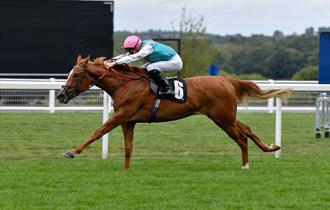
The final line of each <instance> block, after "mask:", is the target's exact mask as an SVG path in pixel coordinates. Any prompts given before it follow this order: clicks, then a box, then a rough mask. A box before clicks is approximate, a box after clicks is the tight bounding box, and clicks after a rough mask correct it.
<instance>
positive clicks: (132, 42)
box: [123, 35, 142, 49]
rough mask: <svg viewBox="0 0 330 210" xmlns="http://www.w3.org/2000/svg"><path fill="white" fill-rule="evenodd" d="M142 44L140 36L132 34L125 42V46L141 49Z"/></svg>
mask: <svg viewBox="0 0 330 210" xmlns="http://www.w3.org/2000/svg"><path fill="white" fill-rule="evenodd" d="M141 45H142V40H141V39H140V37H138V36H135V35H132V36H128V37H127V38H126V39H125V41H124V44H123V48H137V49H139V48H140V47H141Z"/></svg>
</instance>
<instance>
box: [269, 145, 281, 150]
mask: <svg viewBox="0 0 330 210" xmlns="http://www.w3.org/2000/svg"><path fill="white" fill-rule="evenodd" d="M269 146H270V147H271V148H272V151H273V152H275V151H277V150H279V149H281V147H280V146H278V145H276V144H270V145H269Z"/></svg>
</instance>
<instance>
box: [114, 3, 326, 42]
mask: <svg viewBox="0 0 330 210" xmlns="http://www.w3.org/2000/svg"><path fill="white" fill-rule="evenodd" d="M114 2H115V11H114V30H115V31H118V30H128V31H131V32H135V31H146V30H149V29H153V30H159V29H160V30H163V31H164V30H173V29H175V30H177V31H178V30H179V22H180V19H181V15H182V9H183V8H186V11H187V14H188V15H191V16H192V17H196V18H198V17H200V16H203V17H204V19H205V20H204V25H205V26H206V31H207V32H208V33H212V34H218V35H230V34H238V33H239V34H242V35H245V36H249V35H252V34H264V35H272V34H273V32H274V31H275V30H280V31H282V32H283V33H284V34H285V35H288V34H293V33H297V34H301V33H304V32H305V29H306V28H308V27H314V28H315V29H318V28H319V27H330V0H114Z"/></svg>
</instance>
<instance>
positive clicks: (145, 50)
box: [116, 45, 153, 64]
mask: <svg viewBox="0 0 330 210" xmlns="http://www.w3.org/2000/svg"><path fill="white" fill-rule="evenodd" d="M152 52H153V49H152V47H151V46H150V45H146V46H144V47H142V48H141V50H140V51H139V52H137V53H135V54H126V56H123V57H121V58H119V59H118V60H116V64H123V63H130V62H133V61H137V60H140V59H142V58H144V57H146V56H148V55H150V54H151V53H152Z"/></svg>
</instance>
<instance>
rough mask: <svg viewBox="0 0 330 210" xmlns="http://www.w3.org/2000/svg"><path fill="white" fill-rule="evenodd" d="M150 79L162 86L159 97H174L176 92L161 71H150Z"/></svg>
mask: <svg viewBox="0 0 330 210" xmlns="http://www.w3.org/2000/svg"><path fill="white" fill-rule="evenodd" d="M149 75H150V77H151V78H152V79H153V80H154V81H155V82H156V84H157V85H158V86H160V90H159V91H158V94H159V95H174V91H173V90H172V87H171V85H170V83H169V82H168V80H167V79H166V78H165V77H164V76H163V75H162V74H161V72H160V71H158V70H156V69H153V70H150V71H149Z"/></svg>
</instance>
